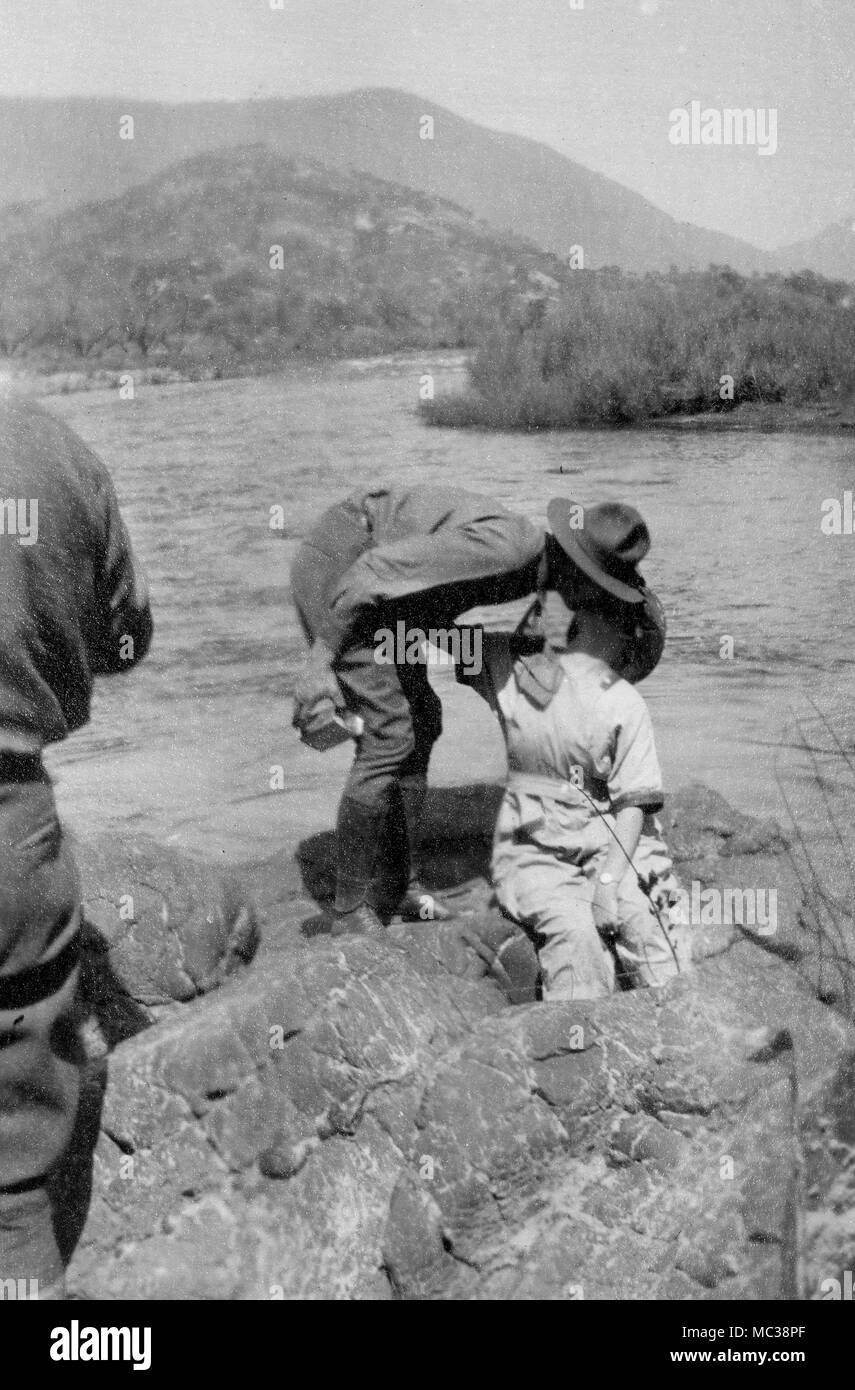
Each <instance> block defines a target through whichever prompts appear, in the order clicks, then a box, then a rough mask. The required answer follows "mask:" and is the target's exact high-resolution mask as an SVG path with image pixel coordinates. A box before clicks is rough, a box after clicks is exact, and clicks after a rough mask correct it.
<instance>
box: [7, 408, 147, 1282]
mask: <svg viewBox="0 0 855 1390" xmlns="http://www.w3.org/2000/svg"><path fill="white" fill-rule="evenodd" d="M0 491H2V496H0V1281H3V1280H10V1279H15V1280H26V1281H30V1280H34V1281H37V1288H38V1293H39V1297H41V1298H55V1297H61V1296H62V1293H63V1288H64V1276H63V1267H62V1261H61V1258H60V1254H59V1250H58V1247H57V1243H56V1239H55V1235H54V1230H53V1223H52V1219H51V1206H50V1199H49V1193H48V1185H49V1180H50V1177H51V1175H52V1172H53V1170H54V1169H55V1167H56V1165H57V1163H58V1161H59V1159H60V1158H61V1157H62V1155H63V1152H64V1150H65V1149H66V1147H67V1145H68V1141H69V1138H70V1136H71V1132H72V1128H73V1125H74V1120H75V1116H76V1111H77V1104H78V1096H79V1086H80V1048H79V1042H78V1039H77V1035H76V1028H75V1024H74V999H75V992H76V985H77V975H78V954H79V948H80V886H79V882H78V876H77V870H76V867H75V864H74V860H73V858H72V856H71V854H70V851H69V848H68V845H67V843H66V841H65V840H64V838H63V834H62V830H61V828H60V825H59V822H58V820H57V815H56V808H55V805H54V798H53V791H52V788H51V784H50V780H49V778H48V776H47V774H46V772H45V770H44V766H43V764H42V758H41V755H42V750H43V748H44V746H45V744H47V743H51V742H55V741H57V740H59V739H63V738H65V737H66V735H67V734H68V733H70V732H72V731H73V730H74V729H79V728H80V727H81V726H82V725H83V724H85V723H86V722H87V720H88V718H89V705H90V697H91V693H92V678H93V676H101V675H112V674H115V673H118V672H122V671H127V670H128V669H129V668H130V667H131V666H133V665H134V664H135V663H136V662H137V661H139V660H140V659H141V658H142V657H143V656H144V655H145V653H146V651H147V650H148V646H149V643H150V641H151V634H152V621H151V613H150V609H149V604H148V595H147V590H146V585H145V580H144V578H143V576H142V573H141V571H140V570H139V569H138V567H137V565H136V563H135V561H134V557H133V554H132V552H131V546H130V541H129V539H128V534H127V531H126V529H125V526H124V523H123V521H122V518H121V516H120V514H119V508H118V504H117V501H116V495H115V492H114V490H113V486H112V483H111V481H110V478H109V475H108V473H107V471H106V469H105V468H104V466H103V464H102V463H101V462H100V461H99V460H98V459H97V458H96V457H95V455H94V454H92V453H91V452H90V450H89V449H87V448H86V446H85V445H84V444H83V442H82V440H80V439H79V438H78V437H77V436H76V435H75V434H74V433H73V432H72V431H71V430H70V429H68V428H67V427H66V426H65V425H63V424H61V423H60V422H59V421H58V420H55V419H54V418H53V417H51V416H50V415H48V414H46V413H45V412H43V411H42V410H40V409H38V408H37V407H36V406H34V405H32V404H31V403H29V402H26V401H23V400H17V399H15V398H14V397H10V396H5V395H0ZM0 1287H3V1286H2V1284H0ZM28 1287H32V1286H31V1285H30V1284H29V1283H28Z"/></svg>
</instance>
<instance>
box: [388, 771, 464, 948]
mask: <svg viewBox="0 0 855 1390" xmlns="http://www.w3.org/2000/svg"><path fill="white" fill-rule="evenodd" d="M399 786H400V804H401V809H402V811H403V827H402V828H403V831H404V836H405V838H406V856H407V863H408V866H409V872H408V874H407V882H406V887H405V890H404V895H403V897H402V898H401V900H400V902H399V903H398V908H397V910H398V912H399V913H400V916H401V919H402V921H404V922H446V921H448V919H449V918H450V917H453V916H454V915H455V914H454V912H453V911H452V910H451V908H449V907H447V906H446V904H445V903H444V902H443V901H442V900H441V899H440V898H438V897H437V896H436V895H435V894H434V893H429V892H428V890H427V889H426V888H425V887H424V886H423V884H422V881H421V877H420V869H421V859H420V849H421V831H422V817H423V814H424V808H425V800H426V798H427V778H426V777H425V778H421V777H419V778H415V777H413V778H404V779H403V780H402V781H401V783H400V784H399Z"/></svg>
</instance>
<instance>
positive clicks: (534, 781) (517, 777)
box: [507, 771, 608, 810]
mask: <svg viewBox="0 0 855 1390" xmlns="http://www.w3.org/2000/svg"><path fill="white" fill-rule="evenodd" d="M507 785H508V787H509V789H510V790H511V791H518V792H528V793H529V794H530V795H531V796H549V797H551V798H552V800H553V801H561V802H563V803H564V804H565V805H567V806H580V807H584V808H585V809H586V810H590V808H591V800H594V801H595V802H596V801H598V800H599V801H605V802H608V793H606V794H605V795H604V794H603V790H604V789H603V790H601V787H602V784H601V783H598V784H596V785H595V786H594V787H591V788H590V789H589V788H588V787H585V788H582V787H577V786H576V784H575V783H574V782H570V781H564V780H563V779H562V778H560V777H546V776H541V775H539V774H537V773H534V772H531V773H529V772H514V771H511V772H509V773H508V783H507ZM585 793H587V795H586V794H585ZM597 809H598V810H600V809H601V807H599V806H598V807H597Z"/></svg>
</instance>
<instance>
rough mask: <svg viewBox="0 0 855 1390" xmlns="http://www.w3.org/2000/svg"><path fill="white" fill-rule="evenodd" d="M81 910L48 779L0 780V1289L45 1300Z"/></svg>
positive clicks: (52, 1268)
mask: <svg viewBox="0 0 855 1390" xmlns="http://www.w3.org/2000/svg"><path fill="white" fill-rule="evenodd" d="M2 761H3V759H2V758H0V762H2ZM79 902H80V892H79V882H78V876H77V871H76V868H75V866H74V861H73V859H72V856H71V854H70V851H69V849H68V846H67V844H66V843H65V842H64V841H63V837H62V831H61V829H60V825H59V822H58V820H57V816H56V809H55V806H54V799H53V792H52V790H51V786H50V783H49V781H48V779H47V777H46V776H45V775H42V776H41V777H36V778H35V779H33V780H30V781H22V782H18V783H14V782H2V783H0V1280H11V1279H14V1280H16V1281H17V1280H23V1281H27V1286H28V1287H29V1281H31V1280H35V1281H37V1283H38V1289H39V1294H40V1296H42V1297H45V1296H46V1297H52V1296H53V1297H55V1296H57V1294H60V1296H61V1290H62V1286H63V1279H64V1272H63V1263H62V1259H61V1257H60V1252H59V1248H58V1245H57V1240H56V1236H55V1233H54V1222H53V1220H52V1210H51V1202H50V1198H49V1194H48V1181H49V1178H50V1176H51V1173H52V1171H53V1170H54V1168H55V1167H56V1165H57V1163H58V1161H59V1160H60V1158H61V1157H62V1155H63V1153H64V1151H65V1149H66V1147H67V1145H68V1141H69V1139H70V1137H71V1133H72V1129H73V1126H74V1120H75V1116H76V1113H77V1104H78V1098H79V1091H80V1067H81V1050H80V1046H79V1041H78V1037H77V1030H76V1025H75V1000H76V990H77V974H78V967H77V955H78V950H79V931H80V909H79ZM2 1287H4V1286H3V1285H2V1284H0V1288H2ZM7 1287H8V1286H7Z"/></svg>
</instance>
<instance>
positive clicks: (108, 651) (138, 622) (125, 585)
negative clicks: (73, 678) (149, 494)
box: [86, 475, 153, 676]
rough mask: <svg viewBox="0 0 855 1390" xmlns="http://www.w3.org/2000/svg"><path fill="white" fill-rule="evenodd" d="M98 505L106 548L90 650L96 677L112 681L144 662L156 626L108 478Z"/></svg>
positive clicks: (99, 567) (97, 575)
mask: <svg viewBox="0 0 855 1390" xmlns="http://www.w3.org/2000/svg"><path fill="white" fill-rule="evenodd" d="M99 504H100V508H101V512H102V522H103V528H104V529H103V549H102V554H101V556H100V557H99V559H100V563H99V564H98V565H96V573H95V613H94V620H93V622H92V624H91V626H90V629H89V631H87V633H86V645H87V649H88V656H89V666H90V669H91V671H92V674H93V675H95V676H111V675H116V674H117V673H119V672H121V671H127V670H129V669H130V668H131V667H132V666H135V665H136V663H137V662H138V661H141V660H142V658H143V657H144V656H145V654H146V652H147V651H148V649H149V646H150V644H151V638H152V632H153V622H152V616H151V608H150V606H149V599H148V585H147V583H146V580H145V575H144V574H143V572H142V569H141V568H140V566H139V564H138V562H137V560H136V557H135V555H134V553H133V549H132V547H131V541H130V537H129V535H128V531H127V527H126V526H125V523H124V521H123V520H122V516H121V513H120V511H119V504H118V501H117V498H116V493H115V490H114V488H113V485H112V483H111V482H110V479H109V478H108V477H106V475H105V476H104V478H103V479H102V481H101V487H100V498H99Z"/></svg>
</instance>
